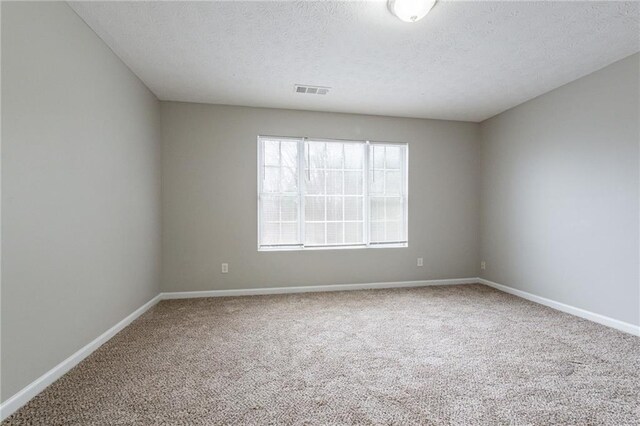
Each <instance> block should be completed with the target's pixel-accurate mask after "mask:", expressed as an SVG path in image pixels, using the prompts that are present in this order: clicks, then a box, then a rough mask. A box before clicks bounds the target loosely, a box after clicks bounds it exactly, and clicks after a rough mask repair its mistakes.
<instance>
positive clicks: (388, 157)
mask: <svg viewBox="0 0 640 426" xmlns="http://www.w3.org/2000/svg"><path fill="white" fill-rule="evenodd" d="M401 149H402V147H399V146H387V147H386V150H385V168H386V169H400V151H401Z"/></svg>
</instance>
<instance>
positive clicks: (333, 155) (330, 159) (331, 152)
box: [327, 143, 343, 169]
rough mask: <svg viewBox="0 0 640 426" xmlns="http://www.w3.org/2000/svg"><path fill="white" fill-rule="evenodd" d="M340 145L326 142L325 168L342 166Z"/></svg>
mask: <svg viewBox="0 0 640 426" xmlns="http://www.w3.org/2000/svg"><path fill="white" fill-rule="evenodd" d="M342 145H343V144H341V143H327V168H329V169H341V168H342Z"/></svg>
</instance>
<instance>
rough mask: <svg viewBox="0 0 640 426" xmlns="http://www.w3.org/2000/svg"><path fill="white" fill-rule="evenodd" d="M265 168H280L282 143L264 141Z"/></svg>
mask: <svg viewBox="0 0 640 426" xmlns="http://www.w3.org/2000/svg"><path fill="white" fill-rule="evenodd" d="M264 164H265V166H280V142H278V141H264Z"/></svg>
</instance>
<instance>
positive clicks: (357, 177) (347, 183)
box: [344, 172, 362, 195]
mask: <svg viewBox="0 0 640 426" xmlns="http://www.w3.org/2000/svg"><path fill="white" fill-rule="evenodd" d="M344 193H345V194H348V195H362V172H344Z"/></svg>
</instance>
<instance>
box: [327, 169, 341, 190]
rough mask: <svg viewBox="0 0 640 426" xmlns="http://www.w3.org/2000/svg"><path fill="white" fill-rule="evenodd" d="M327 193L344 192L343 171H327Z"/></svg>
mask: <svg viewBox="0 0 640 426" xmlns="http://www.w3.org/2000/svg"><path fill="white" fill-rule="evenodd" d="M327 194H342V172H335V171H329V172H327Z"/></svg>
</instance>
